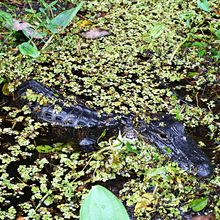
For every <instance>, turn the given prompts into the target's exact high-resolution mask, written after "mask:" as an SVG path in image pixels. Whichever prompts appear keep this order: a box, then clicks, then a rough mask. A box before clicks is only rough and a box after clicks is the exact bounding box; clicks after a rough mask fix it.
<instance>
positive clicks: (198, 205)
mask: <svg viewBox="0 0 220 220" xmlns="http://www.w3.org/2000/svg"><path fill="white" fill-rule="evenodd" d="M207 203H208V199H207V198H206V197H202V198H200V199H194V200H193V201H191V202H190V203H189V206H190V208H191V209H192V210H193V211H194V212H199V211H201V210H203V209H204V208H205V207H206V205H207Z"/></svg>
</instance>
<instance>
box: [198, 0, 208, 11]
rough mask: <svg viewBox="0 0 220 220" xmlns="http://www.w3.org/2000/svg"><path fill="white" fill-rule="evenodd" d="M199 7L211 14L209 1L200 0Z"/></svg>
mask: <svg viewBox="0 0 220 220" xmlns="http://www.w3.org/2000/svg"><path fill="white" fill-rule="evenodd" d="M197 5H198V7H199V8H200V9H202V10H203V11H206V12H210V8H209V3H208V1H207V0H198V1H197Z"/></svg>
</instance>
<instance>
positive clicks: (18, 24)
mask: <svg viewBox="0 0 220 220" xmlns="http://www.w3.org/2000/svg"><path fill="white" fill-rule="evenodd" d="M7 28H9V29H12V30H14V31H24V32H25V33H24V34H25V35H27V37H31V38H36V39H41V38H43V35H42V34H41V33H39V32H38V31H36V30H35V29H34V28H33V26H32V25H31V24H29V23H28V22H26V21H19V20H16V19H13V24H12V26H9V25H7Z"/></svg>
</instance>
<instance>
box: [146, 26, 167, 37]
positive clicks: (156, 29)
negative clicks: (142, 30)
mask: <svg viewBox="0 0 220 220" xmlns="http://www.w3.org/2000/svg"><path fill="white" fill-rule="evenodd" d="M164 29H165V25H164V24H157V25H155V26H153V27H152V28H151V29H150V34H149V35H150V37H152V38H154V39H155V38H158V37H160V35H161V34H162V33H163V31H164Z"/></svg>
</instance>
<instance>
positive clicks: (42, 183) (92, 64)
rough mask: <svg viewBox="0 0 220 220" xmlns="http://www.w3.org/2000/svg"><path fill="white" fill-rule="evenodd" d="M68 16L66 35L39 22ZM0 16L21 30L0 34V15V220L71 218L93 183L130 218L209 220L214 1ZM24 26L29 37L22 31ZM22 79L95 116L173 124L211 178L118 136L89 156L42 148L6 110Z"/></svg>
mask: <svg viewBox="0 0 220 220" xmlns="http://www.w3.org/2000/svg"><path fill="white" fill-rule="evenodd" d="M49 3H51V4H49ZM48 5H49V6H48ZM77 6H78V9H77V12H76V13H77V14H76V16H74V17H73V19H72V20H71V21H69V23H68V25H67V26H65V24H64V23H59V24H60V25H61V26H62V25H63V26H62V27H64V26H65V29H64V28H63V29H62V28H61V29H59V28H57V26H55V27H54V26H52V25H51V23H49V20H52V19H54V18H55V17H56V16H57V15H58V14H59V13H61V12H62V11H65V10H70V9H71V8H76V7H77ZM79 6H80V7H79ZM0 9H1V10H2V11H4V12H7V13H9V14H10V15H11V16H12V17H13V19H16V21H19V28H21V29H20V30H15V26H13V28H10V27H9V26H7V25H6V26H5V25H4V23H5V19H6V15H5V14H4V13H2V12H1V13H0V21H1V23H2V24H1V26H0V27H1V33H0V41H1V45H0V47H1V51H0V82H1V96H0V98H1V102H0V104H1V105H0V108H1V109H0V113H1V114H0V122H1V128H0V132H1V148H0V149H1V153H0V192H1V193H0V219H19V218H21V219H78V218H79V210H80V206H81V204H82V201H83V199H84V198H85V196H86V195H87V193H88V191H89V190H90V189H91V187H92V186H93V185H97V184H99V185H102V186H105V187H106V188H108V189H109V190H111V191H112V192H113V193H114V194H115V195H116V196H117V197H118V198H119V199H120V200H121V201H123V203H124V205H125V207H126V209H127V211H128V213H129V216H130V218H131V219H141V220H142V219H143V220H144V219H187V218H188V219H190V218H191V217H192V216H197V215H210V216H212V218H214V219H219V218H220V208H219V207H220V200H219V194H220V177H219V172H220V169H219V158H220V150H219V149H220V145H219V143H220V126H219V125H220V121H219V117H220V114H219V109H220V98H219V97H220V88H219V83H220V68H219V59H220V46H219V45H220V44H219V43H220V22H219V18H220V11H219V10H220V4H219V1H217V0H212V1H206V0H203V1H201V0H198V1H189V2H188V1H180V0H168V1H162V0H157V1H153V0H152V1H151V0H150V1H145V0H143V1H132V0H131V1H126V0H124V1H123V0H111V1H84V2H83V3H81V5H80V2H76V1H57V2H55V1H54V2H53V1H47V3H46V2H45V1H26V2H25V3H24V2H23V1H3V2H1V3H0ZM72 13H73V11H71V15H72ZM54 20H55V21H56V20H57V19H54ZM21 21H22V22H27V23H22V24H23V26H22V25H21ZM6 23H7V22H6ZM24 24H25V25H24ZM48 24H50V26H48ZM29 25H31V28H32V29H31V30H32V31H33V30H35V32H34V33H35V34H34V35H31V34H30V32H28V33H29V34H27V33H26V32H27V29H25V30H23V29H22V28H24V27H26V28H27V27H29V30H30V26H29ZM91 30H92V32H91ZM25 31H26V32H25ZM87 31H90V32H89V34H90V35H86V33H88V32H87ZM24 32H25V33H26V34H24ZM100 32H101V34H100ZM31 33H33V32H31ZM36 33H37V34H36ZM36 36H38V37H36ZM88 36H89V37H88ZM91 36H92V37H91ZM91 38H93V39H91ZM27 42H28V43H30V45H31V46H33V47H34V48H35V49H33V48H31V49H32V51H31V52H30V51H28V53H26V52H24V51H22V50H21V46H19V45H23V46H24V43H27ZM25 45H26V44H25ZM22 48H23V49H27V47H22ZM24 53H26V54H25V55H24ZM33 53H34V56H31V54H32V55H33ZM28 79H35V80H37V81H39V82H41V83H43V84H45V85H47V86H49V87H51V88H54V89H56V90H57V91H58V92H60V93H61V94H62V95H63V96H64V97H65V100H67V104H68V103H72V102H74V101H75V97H76V96H77V97H79V98H81V99H83V100H85V102H86V104H88V106H90V107H94V108H97V109H100V113H101V112H107V113H110V112H114V113H117V114H118V113H120V114H121V113H123V114H128V113H130V112H133V113H135V114H137V116H138V117H140V118H144V119H146V120H150V117H151V116H152V115H155V114H158V113H166V114H170V115H173V117H174V118H175V119H176V120H180V121H181V122H183V123H184V124H185V126H186V128H187V130H188V131H189V132H190V133H191V134H192V135H193V137H194V138H195V140H196V141H197V142H198V143H199V145H200V147H202V148H203V150H204V151H205V152H206V153H207V154H208V155H209V157H210V159H211V160H212V162H213V165H214V167H215V171H214V174H213V175H212V177H210V178H207V179H198V178H196V177H195V176H193V175H190V174H187V173H185V172H184V171H183V170H181V169H180V168H178V166H177V165H176V164H175V163H173V162H172V161H169V159H168V158H167V157H166V155H165V156H162V155H161V154H160V153H159V152H158V151H157V150H155V149H154V147H152V146H150V145H149V144H147V143H144V142H143V141H142V140H129V139H127V138H125V137H123V136H121V135H120V134H119V135H118V137H113V138H112V139H110V140H109V141H106V142H101V143H99V145H100V148H101V150H100V151H97V152H92V153H82V152H77V151H76V150H75V146H74V145H73V144H72V143H54V142H53V141H51V140H49V139H48V138H47V137H45V142H44V143H42V144H39V143H38V141H37V140H38V137H39V135H42V133H43V131H44V128H45V127H46V126H47V125H46V124H45V123H43V124H42V123H39V122H38V121H35V120H34V119H32V118H31V115H30V112H29V110H28V109H27V108H26V107H25V106H24V107H23V108H22V109H20V108H15V107H12V106H11V105H10V102H8V99H10V98H11V96H13V91H15V90H16V88H17V87H18V86H19V85H20V84H21V82H23V81H26V80H28Z"/></svg>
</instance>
